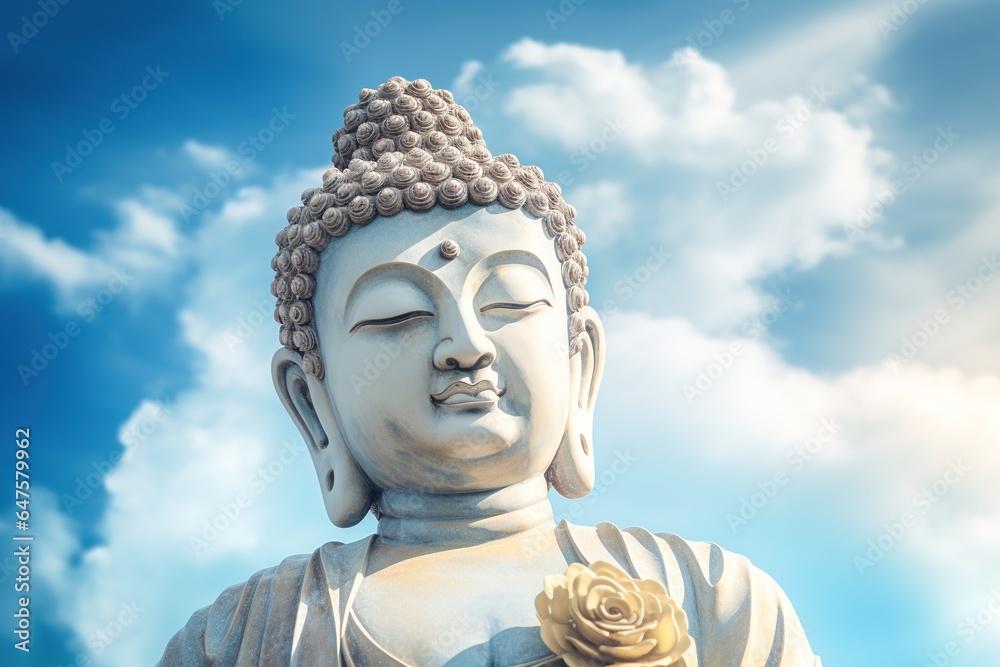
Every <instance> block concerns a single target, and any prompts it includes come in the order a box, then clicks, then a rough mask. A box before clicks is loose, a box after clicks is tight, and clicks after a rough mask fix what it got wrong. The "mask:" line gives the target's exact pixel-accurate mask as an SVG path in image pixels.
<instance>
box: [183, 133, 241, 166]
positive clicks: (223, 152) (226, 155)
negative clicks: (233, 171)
mask: <svg viewBox="0 0 1000 667" xmlns="http://www.w3.org/2000/svg"><path fill="white" fill-rule="evenodd" d="M181 152H183V153H184V154H185V155H186V156H187V157H189V158H190V159H191V160H192V161H193V162H194V163H195V164H196V165H198V166H199V167H204V168H205V169H223V168H225V166H226V163H227V162H229V161H230V160H235V159H236V156H235V155H233V154H232V153H231V152H230V151H229V149H227V148H225V147H224V146H211V145H208V144H203V143H201V142H199V141H196V140H194V139H187V140H186V141H185V142H184V144H183V145H182V146H181Z"/></svg>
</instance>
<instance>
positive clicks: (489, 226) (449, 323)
mask: <svg viewBox="0 0 1000 667" xmlns="http://www.w3.org/2000/svg"><path fill="white" fill-rule="evenodd" d="M333 141H334V145H335V150H336V152H335V154H334V157H333V162H334V167H333V168H332V169H330V170H328V171H327V172H326V173H324V175H323V186H322V187H321V188H311V189H308V190H306V191H305V192H303V194H302V204H303V205H302V206H296V207H293V208H292V209H290V210H289V211H288V216H287V218H288V226H287V227H285V228H284V229H282V230H281V231H280V232H279V233H278V235H277V237H276V243H277V245H278V252H277V254H276V256H275V257H274V259H273V260H272V268H273V269H274V270H275V279H274V281H273V283H272V285H271V291H272V293H273V294H274V296H275V297H276V298H277V307H276V308H275V319H276V320H277V321H278V322H279V324H280V325H281V327H280V334H279V335H280V340H281V343H282V345H283V347H282V348H281V349H279V350H278V352H277V353H275V356H274V361H273V364H272V371H273V379H274V383H275V388H276V389H277V391H278V394H279V396H280V398H281V400H282V403H283V404H284V406H285V408H286V409H287V411H288V413H289V415H290V416H291V417H292V419H293V421H295V423H296V425H297V426H298V428H299V430H300V432H301V433H302V435H303V437H304V438H305V440H306V442H307V443H308V445H309V447H310V452H311V454H312V458H313V462H314V464H315V466H316V471H317V475H318V477H319V481H320V484H321V486H322V489H323V493H324V498H325V502H326V507H327V512H328V514H329V516H330V518H331V520H332V521H333V522H334V523H335V524H336V525H338V526H350V525H353V524H355V523H357V522H358V521H360V520H361V519H362V518H363V517H364V514H365V513H366V512H367V511H368V509H369V508H370V507H372V508H374V510H375V511H376V513H377V511H378V507H377V499H378V494H379V493H380V491H381V490H386V489H391V490H394V491H421V492H435V493H461V492H476V491H485V490H489V489H494V488H501V487H505V486H510V485H512V484H516V483H518V482H521V481H524V480H527V479H529V478H532V477H537V476H540V475H545V476H546V478H547V479H548V480H549V482H550V483H551V485H552V486H553V487H554V488H555V489H556V490H557V491H558V492H559V493H561V494H563V495H565V496H567V497H579V496H582V495H585V494H586V493H588V492H589V491H590V490H591V489H592V488H593V482H594V464H593V450H592V447H591V440H592V437H591V433H592V423H593V410H594V402H595V399H596V396H597V390H598V387H599V384H600V378H601V373H602V371H603V365H604V342H603V333H602V329H601V323H600V320H599V318H598V316H597V314H596V313H595V312H594V311H593V309H591V308H590V307H589V306H587V299H588V297H587V292H586V290H585V284H586V278H587V273H588V270H587V263H586V258H585V257H584V255H583V253H582V252H581V250H580V248H581V247H582V245H583V242H584V239H585V237H584V234H583V232H582V231H580V229H579V228H578V227H577V226H576V224H575V217H576V211H575V209H574V208H573V207H572V206H570V205H569V204H567V203H566V202H564V201H563V199H562V194H561V190H560V188H559V186H558V185H557V184H555V183H548V182H545V181H544V178H543V174H542V171H541V170H540V169H539V168H537V167H533V166H522V165H521V164H520V163H519V162H518V160H517V158H515V157H514V156H513V155H501V156H497V157H493V156H492V155H491V154H490V152H489V151H488V150H487V148H486V144H485V142H484V141H483V139H482V133H481V132H480V130H479V129H478V128H477V127H476V126H475V125H473V124H472V120H471V118H470V117H469V114H468V112H467V111H466V110H465V109H464V108H462V107H461V106H458V105H456V104H455V103H454V100H453V98H452V95H451V93H449V92H448V91H446V90H434V89H432V88H431V86H430V84H429V83H428V82H427V81H424V80H422V79H417V80H414V81H410V82H408V81H406V80H405V79H402V78H401V77H393V78H391V79H389V80H388V81H387V82H385V83H384V84H382V85H380V86H379V87H378V88H377V89H375V90H373V89H364V90H362V91H361V94H360V95H359V100H358V104H353V105H351V106H349V107H347V108H346V109H345V111H344V127H343V128H341V129H339V130H337V132H335V133H334V135H333ZM373 503H374V505H373Z"/></svg>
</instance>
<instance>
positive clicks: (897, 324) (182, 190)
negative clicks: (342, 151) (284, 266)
mask: <svg viewBox="0 0 1000 667" xmlns="http://www.w3.org/2000/svg"><path fill="white" fill-rule="evenodd" d="M47 6H48V5H46V3H44V2H42V3H33V2H14V3H8V4H6V5H5V6H4V7H3V9H2V10H0V12H2V14H0V15H2V19H0V25H2V26H3V28H4V33H5V35H6V37H5V42H6V43H5V44H4V47H3V48H2V49H0V51H2V52H3V57H2V64H0V67H2V68H3V74H4V81H5V86H6V90H8V104H6V105H4V106H3V109H2V110H0V114H3V116H4V119H3V120H4V122H3V124H2V128H3V134H4V145H5V147H6V150H5V151H4V153H3V155H2V157H0V177H2V179H3V182H4V184H5V187H4V188H3V190H2V198H0V273H2V276H3V282H2V285H3V287H2V289H0V299H2V305H3V309H4V312H6V313H8V314H7V321H8V326H7V327H5V328H4V332H3V334H2V336H3V345H2V346H0V349H2V355H3V360H2V363H0V367H2V368H3V369H4V375H3V377H4V380H3V382H4V387H5V391H4V396H5V399H6V400H5V410H4V417H5V425H6V428H7V429H8V430H9V431H13V430H14V429H15V428H19V427H24V426H27V427H30V428H31V433H32V442H31V446H30V451H31V464H32V468H31V474H32V489H33V490H34V495H33V498H32V505H31V507H32V514H33V519H32V521H33V523H34V528H35V530H36V531H37V542H36V544H35V560H34V561H33V568H34V570H33V575H32V576H33V579H32V583H33V586H32V593H33V596H34V597H33V605H34V606H33V607H32V611H33V614H34V616H33V619H34V625H33V627H34V632H35V634H34V641H33V643H32V649H33V650H32V653H31V654H30V656H25V655H21V654H20V653H19V652H16V651H14V650H13V649H12V648H11V647H10V643H11V642H8V644H7V645H5V646H4V647H3V648H2V649H0V651H3V655H4V657H3V662H4V664H31V665H36V664H37V665H71V664H83V659H84V658H88V659H90V660H92V661H93V663H92V664H99V665H109V666H124V665H135V664H148V663H151V662H153V661H154V660H155V659H156V658H157V657H158V655H159V653H160V651H161V650H162V647H163V645H164V643H165V642H166V640H167V639H168V638H169V636H170V635H171V634H172V633H173V632H174V631H175V630H176V629H177V628H179V627H180V626H181V625H182V624H183V623H184V621H185V620H186V619H187V617H188V616H189V615H190V613H191V612H192V611H194V610H195V609H196V608H198V607H200V606H203V605H205V604H208V603H209V602H210V601H211V600H212V599H213V598H214V597H215V595H216V594H217V593H218V592H220V591H221V590H222V589H223V588H224V587H225V586H227V585H229V584H231V583H234V582H236V581H238V580H242V579H245V578H247V577H248V576H249V575H250V574H252V573H253V572H254V571H255V570H257V569H260V568H262V567H266V566H268V565H271V564H274V563H276V562H277V561H278V560H280V559H281V558H282V557H284V556H286V555H289V554H292V553H301V552H305V551H309V550H311V549H313V548H315V547H316V546H318V545H319V544H321V543H322V542H324V541H327V540H330V539H337V540H342V541H348V540H351V539H357V538H358V537H360V536H363V535H365V534H367V533H369V532H370V531H371V530H372V527H373V525H372V523H371V521H370V520H368V521H366V522H365V523H363V524H362V525H361V526H359V527H357V528H355V529H351V530H349V531H340V530H337V529H335V528H333V527H332V526H331V525H330V524H329V523H328V522H327V520H326V517H325V513H324V511H323V508H322V501H321V498H320V494H319V487H318V485H317V484H315V483H314V482H313V480H314V473H313V472H312V470H311V465H310V464H309V462H308V457H305V456H302V455H301V454H302V453H303V451H304V450H302V449H300V448H299V445H298V443H299V442H300V440H299V439H298V436H297V434H296V433H295V432H294V430H293V428H292V425H291V423H290V422H288V420H287V417H285V416H284V414H283V411H282V409H281V407H280V405H279V403H278V401H277V400H276V397H274V396H273V391H272V390H271V388H270V381H269V379H268V371H267V367H268V363H269V360H270V355H271V354H272V353H273V351H274V349H275V347H276V346H277V331H276V325H275V324H274V323H273V322H272V321H271V320H270V313H269V308H270V307H269V306H268V305H267V304H266V302H267V301H269V300H270V296H269V294H268V284H269V281H270V275H269V274H270V270H269V267H268V262H269V260H270V257H271V254H272V250H273V235H274V233H275V232H276V231H277V230H278V229H279V228H280V225H282V224H283V221H284V210H285V209H286V208H287V207H288V206H290V205H292V204H294V203H296V201H297V198H298V193H299V192H300V191H301V190H302V189H303V188H305V187H310V186H312V185H314V184H316V183H317V182H318V178H319V174H320V173H321V171H322V170H323V169H324V168H325V166H326V165H327V164H328V163H329V157H330V154H331V145H330V141H329V138H330V134H331V133H332V131H333V130H335V129H336V128H337V127H339V125H340V123H341V116H340V112H341V110H342V108H343V107H344V106H346V105H347V104H349V103H350V102H352V101H353V100H354V98H355V96H356V94H357V91H358V90H360V88H362V87H366V86H375V85H377V84H378V83H380V82H382V81H384V80H385V79H387V78H388V77H389V76H392V75H395V74H400V75H402V76H404V77H407V78H416V77H423V78H427V79H429V80H430V81H431V83H432V84H433V85H435V86H436V87H445V88H449V89H451V90H453V91H454V93H455V96H456V98H457V99H458V101H459V102H461V103H463V104H464V105H465V106H466V107H467V108H468V109H469V110H470V112H471V114H472V116H473V119H474V120H475V121H476V123H477V125H479V126H480V127H481V128H482V130H483V133H484V135H485V137H486V140H487V142H488V143H489V145H490V147H491V150H492V151H493V152H494V153H499V152H513V153H515V154H517V155H518V156H519V157H520V158H521V161H522V162H527V163H534V164H538V165H539V166H541V167H542V169H544V171H545V172H546V174H547V177H548V178H549V179H550V180H557V181H559V182H560V183H561V184H562V185H563V188H564V190H565V192H566V198H567V200H568V201H570V202H572V203H574V204H575V205H576V206H577V208H578V209H579V211H580V218H579V222H580V225H581V227H582V228H583V229H584V230H586V231H587V232H588V243H587V248H586V250H587V255H588V258H589V260H590V264H591V267H592V273H591V275H590V279H589V283H588V289H589V290H590V292H591V296H592V304H595V305H596V306H597V308H598V310H599V311H601V312H602V315H603V316H604V317H605V321H606V327H607V330H608V340H609V353H608V364H609V366H608V371H607V376H606V379H605V384H604V387H603V389H602V394H601V399H600V401H599V408H598V415H597V425H596V429H597V431H596V434H595V448H596V451H597V457H598V460H597V466H598V474H599V479H601V477H600V476H601V474H602V473H604V477H603V480H604V483H603V484H602V485H601V486H600V488H599V489H598V490H597V491H596V492H595V495H594V496H593V498H594V500H593V502H586V501H585V502H584V504H583V505H580V506H578V508H577V509H574V508H573V506H572V505H571V504H570V503H567V502H565V501H562V500H556V501H555V506H556V509H557V512H559V513H561V514H562V515H566V516H573V517H574V520H575V521H577V522H580V523H596V522H599V521H613V522H615V523H617V524H618V525H622V526H625V525H642V526H644V527H646V528H648V529H650V530H654V531H670V532H676V533H678V534H680V535H682V536H684V537H687V538H689V539H700V540H711V541H714V542H717V543H719V544H720V545H722V546H723V547H725V548H728V549H731V550H733V551H737V552H740V553H743V554H746V555H748V556H749V557H750V558H751V560H752V561H753V562H754V563H756V564H757V565H759V566H761V567H762V568H764V569H765V570H766V571H767V572H769V573H770V574H771V575H772V576H773V577H774V578H775V579H776V580H777V581H778V582H779V583H780V584H781V585H782V586H783V587H784V589H785V590H786V592H787V593H788V595H789V597H790V598H791V600H792V601H793V603H794V605H795V607H796V609H797V610H798V612H799V614H800V616H801V618H802V620H803V623H804V625H805V627H806V629H807V631H808V633H809V636H810V638H811V640H812V643H813V646H814V648H815V649H816V651H817V652H818V653H819V654H820V655H821V656H823V658H824V663H825V664H828V665H836V664H860V665H885V664H894V665H914V666H920V665H924V664H927V663H928V661H929V660H930V657H929V656H930V655H934V654H937V653H939V652H942V651H946V647H948V645H949V642H954V647H953V649H954V650H953V653H955V655H954V656H951V657H949V658H948V661H949V662H948V664H955V665H984V664H993V662H995V659H996V656H997V655H1000V619H996V620H994V618H993V617H994V616H995V614H994V613H993V612H991V611H989V607H988V605H989V604H990V602H991V600H993V596H994V595H995V594H996V593H995V591H1000V568H998V567H997V563H998V562H1000V528H998V526H1000V495H998V491H997V488H996V484H995V480H996V479H997V478H998V475H1000V451H998V447H1000V421H998V418H1000V417H998V415H1000V348H998V343H997V341H998V340H1000V318H998V317H997V313H998V312H1000V309H998V306H1000V280H992V278H993V277H995V274H996V272H997V270H998V269H995V268H994V267H996V259H995V258H996V254H997V253H998V252H1000V231H998V230H1000V200H998V197H997V192H998V191H1000V190H998V187H997V185H998V184H1000V169H998V168H997V166H996V162H995V156H996V155H997V154H998V150H997V149H998V147H1000V146H998V144H1000V136H998V131H997V129H996V123H995V120H994V119H995V115H996V114H995V110H996V109H997V108H998V106H1000V85H998V81H997V75H996V72H995V63H997V62H998V56H1000V46H998V45H997V42H996V40H995V39H994V34H993V33H994V32H995V26H996V25H997V19H998V18H1000V8H998V7H996V6H994V5H992V4H991V3H988V2H973V1H957V2H949V3H944V2H935V1H934V0H928V1H927V2H924V3H920V2H917V1H916V0H911V1H910V2H897V3H892V2H886V3H881V2H854V3H852V2H840V3H835V2H816V3H791V2H762V1H758V0H738V1H736V2H730V1H729V0H725V1H722V0H720V2H717V3H694V2H676V3H660V4H652V3H629V5H628V6H627V7H625V6H622V5H621V4H620V3H618V4H613V3H607V2H598V1H597V0H587V1H586V2H583V3H581V4H579V5H576V4H574V3H571V2H569V1H568V0H567V1H566V2H563V3H562V4H561V5H560V4H559V3H557V2H548V3H546V2H542V3H530V4H529V3H516V2H511V3H505V4H504V6H503V8H502V9H495V10H494V9H487V8H486V6H485V5H483V6H482V7H475V6H471V7H467V6H459V5H458V4H457V3H456V4H454V5H452V4H446V3H433V2H418V1H417V0H401V1H400V3H399V4H398V5H392V9H395V10H397V12H396V13H392V12H390V11H389V9H390V3H388V2H374V3H369V4H361V3H355V4H353V5H351V6H350V7H348V8H339V7H338V8H336V9H335V8H333V6H332V3H330V4H329V5H328V4H320V3H315V4H312V3H294V2H293V3H285V4H282V5H280V6H279V5H276V4H272V5H268V6H263V5H261V4H259V3H251V2H244V3H240V4H234V3H223V2H216V3H214V4H213V3H210V2H202V3H187V2H176V3H169V4H166V5H149V6H141V5H138V4H135V3H108V4H104V5H102V7H101V8H99V9H97V8H94V7H92V6H89V5H87V4H85V3H76V2H69V3H68V4H65V5H60V4H58V3H55V2H53V4H52V6H49V8H48V12H49V14H52V16H44V11H45V7H47ZM56 7H58V11H56V9H55V8H56ZM39 12H43V14H38V13H39ZM371 12H375V16H374V17H373V15H372V14H371ZM379 17H381V18H382V22H383V24H384V25H379V26H378V28H377V30H376V29H375V28H373V27H369V30H370V31H371V32H372V33H373V34H374V33H377V34H375V36H374V37H371V38H370V39H369V40H368V43H365V42H364V41H361V40H358V41H357V42H356V43H354V40H355V39H356V37H357V34H358V32H357V31H364V29H365V26H366V24H367V23H369V22H371V21H373V20H375V19H376V18H379ZM387 17H388V18H387ZM36 24H37V26H41V27H37V26H36ZM43 24H44V25H43ZM373 25H375V24H373ZM463 31H464V32H463ZM12 35H13V36H12ZM344 44H347V45H351V46H352V47H353V48H350V47H347V48H345V47H344ZM692 45H693V46H695V47H696V48H697V50H694V49H692V48H691V47H692ZM72 151H75V152H76V153H87V154H86V155H81V156H80V157H79V162H78V163H77V158H76V157H75V156H73V155H70V153H71V152H72ZM228 160H235V161H236V162H237V164H238V165H239V168H238V169H236V170H233V172H234V173H226V171H225V164H226V162H227V161H228ZM54 163H60V164H54ZM213 174H214V175H215V178H214V181H215V182H216V183H221V184H222V185H221V187H217V188H216V187H214V184H213ZM720 184H721V185H720ZM894 188H895V189H894ZM859 210H864V211H868V212H869V214H873V215H872V217H871V218H870V220H871V222H870V223H867V222H866V223H865V224H859V216H860V213H859ZM862 219H863V218H862ZM657 253H660V254H657ZM663 253H668V254H669V258H668V259H667V261H665V262H660V263H658V265H659V268H658V269H656V270H653V271H650V270H648V267H649V266H651V264H648V263H647V261H648V260H649V259H650V258H651V257H660V256H662V254H663ZM262 304H263V305H262ZM262 312H263V313H264V314H263V315H261V313H262ZM734 345H735V346H736V349H738V350H740V352H739V353H738V354H735V355H733V356H732V358H731V359H730V358H729V357H728V356H727V354H730V353H729V352H728V351H729V350H731V349H733V346H734ZM46 346H48V347H46ZM36 352H37V353H38V355H41V356H38V355H36ZM890 355H895V357H892V356H890ZM46 357H49V358H46ZM33 359H34V363H35V367H32V363H33ZM723 366H725V367H723ZM710 375H711V377H710ZM700 377H701V378H702V379H701V380H700V383H699V378H700ZM695 390H696V391H695ZM824 424H825V426H824ZM283 448H285V449H284V450H283ZM282 451H285V456H284V459H282ZM626 454H627V455H628V456H629V457H634V458H635V459H636V460H637V463H636V464H635V465H634V466H630V467H629V468H628V469H627V470H626V472H625V473H622V474H620V475H619V474H617V473H614V472H613V471H612V469H611V465H612V463H613V462H614V461H615V459H616V457H618V456H623V455H626ZM6 460H7V461H8V463H7V465H11V466H13V454H10V455H9V456H7V457H6ZM275 461H278V462H279V464H280V465H279V464H275ZM269 464H275V466H277V467H280V473H279V474H277V475H274V476H273V479H271V478H270V477H269V478H268V479H267V481H266V483H264V484H263V485H262V486H263V489H262V490H261V491H260V493H259V494H256V489H258V488H259V487H258V486H257V485H255V484H254V483H252V482H251V481H250V480H251V478H252V477H253V476H254V475H255V474H257V472H258V471H259V470H260V469H261V467H263V468H264V469H265V470H266V469H267V466H268V465H269ZM619 467H620V466H619ZM258 480H259V478H258ZM775 480H784V482H782V483H780V484H779V483H778V482H777V481H775ZM772 483H773V484H772ZM248 488H251V489H254V493H255V494H256V495H254V496H253V497H254V502H253V503H252V504H251V505H250V506H249V507H248V508H246V509H245V510H243V512H242V513H241V515H240V517H239V518H238V519H237V520H235V521H233V525H232V527H230V528H229V529H228V530H226V531H224V532H223V533H222V534H221V535H220V536H219V537H218V538H217V539H214V540H213V541H212V542H211V545H210V547H209V548H207V549H204V550H195V549H193V548H192V547H191V544H190V539H189V538H190V537H191V536H192V535H196V534H198V532H199V531H200V530H201V529H202V528H201V527H202V526H203V524H204V522H205V521H210V520H211V519H213V518H214V516H215V515H216V513H217V512H218V509H217V508H218V507H219V505H220V504H225V503H226V502H228V501H229V500H230V499H231V498H233V497H234V496H235V495H236V494H238V493H241V492H243V491H245V490H246V489H248ZM768 489H770V490H773V491H774V493H773V494H771V495H772V496H773V497H766V496H767V494H766V493H765V492H766V491H767V490H768ZM760 493H765V496H760V495H759V494H760ZM754 494H758V495H754ZM762 498H763V500H762ZM754 500H756V501H757V504H758V505H759V507H753V502H752V501H754ZM744 501H746V502H747V503H750V505H749V507H750V509H744V514H743V515H742V516H741V515H740V512H741V508H743V507H744ZM13 509H14V508H13V507H11V511H12V512H13ZM751 515H752V516H751ZM904 517H908V518H907V519H906V521H907V523H908V524H911V525H906V526H904V529H903V530H902V532H901V533H900V532H899V530H898V529H897V527H896V524H897V523H899V524H900V525H902V522H903V520H904ZM911 519H912V521H911ZM744 522H745V523H744ZM11 524H13V518H11ZM11 530H12V531H13V528H11ZM893 531H896V533H897V534H899V535H900V536H899V537H898V538H897V537H894V536H893V535H892V532H893ZM886 535H888V537H887V536H886ZM880 539H881V541H882V544H883V545H888V548H887V549H884V554H882V555H881V557H880V558H878V560H877V561H876V560H874V559H872V563H871V565H870V567H869V566H867V565H865V564H864V561H859V560H858V559H859V558H861V559H864V558H867V555H866V554H867V552H869V550H871V549H872V547H871V545H870V544H869V541H872V542H873V543H875V544H876V546H877V544H878V541H879V540H880ZM880 551H881V550H878V549H876V550H875V551H874V552H873V553H874V554H875V555H878V554H879V552H880ZM12 577H13V575H12V574H11V573H10V570H9V565H8V564H7V563H5V562H4V561H3V560H2V558H0V579H3V580H4V581H3V584H2V586H3V590H5V591H6V593H5V594H4V595H3V596H2V597H0V599H2V601H3V605H4V609H5V610H8V609H10V610H12V609H13V604H14V600H13V598H14V593H13V592H12V591H11V589H10V587H11V585H12V583H13V580H12ZM993 605H994V607H995V608H1000V595H997V602H994V603H993ZM137 610H138V611H137ZM984 610H985V611H984ZM977 614H979V615H980V619H979V620H978V621H977V620H976V616H977ZM967 617H971V619H972V620H971V621H969V620H967ZM8 618H9V617H8ZM118 619H127V620H128V622H127V623H125V624H124V625H123V626H122V628H121V632H120V634H119V633H118V632H117V631H116V628H117V626H116V625H115V624H116V622H118ZM109 630H110V631H112V634H116V635H117V636H115V637H114V638H113V639H111V640H110V641H105V640H103V639H101V638H100V637H101V635H100V633H101V632H104V633H107V632H108V631H109ZM8 637H9V635H8ZM990 658H993V659H992V660H991V659H990Z"/></svg>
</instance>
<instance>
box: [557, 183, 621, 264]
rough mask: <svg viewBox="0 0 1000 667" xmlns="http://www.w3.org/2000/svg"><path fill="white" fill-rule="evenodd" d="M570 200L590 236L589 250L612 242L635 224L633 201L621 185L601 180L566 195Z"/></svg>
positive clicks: (588, 239)
mask: <svg viewBox="0 0 1000 667" xmlns="http://www.w3.org/2000/svg"><path fill="white" fill-rule="evenodd" d="M567 200H568V201H571V202H573V206H575V207H576V209H577V213H578V214H579V216H580V220H579V222H580V225H581V226H582V227H583V228H584V229H585V230H586V232H587V234H588V236H587V246H588V248H593V247H595V246H603V245H607V244H609V243H611V242H612V241H613V240H614V239H615V237H617V236H618V235H619V234H620V233H621V232H622V231H623V230H624V229H627V228H628V227H630V226H631V225H632V223H633V220H632V216H633V214H634V211H633V208H632V202H631V201H630V200H629V199H628V197H627V196H626V195H625V188H624V186H623V185H622V184H621V183H617V182H613V181H599V182H597V183H593V184H587V185H581V186H579V187H577V188H575V189H574V190H573V191H572V192H570V193H569V194H568V195H567Z"/></svg>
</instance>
